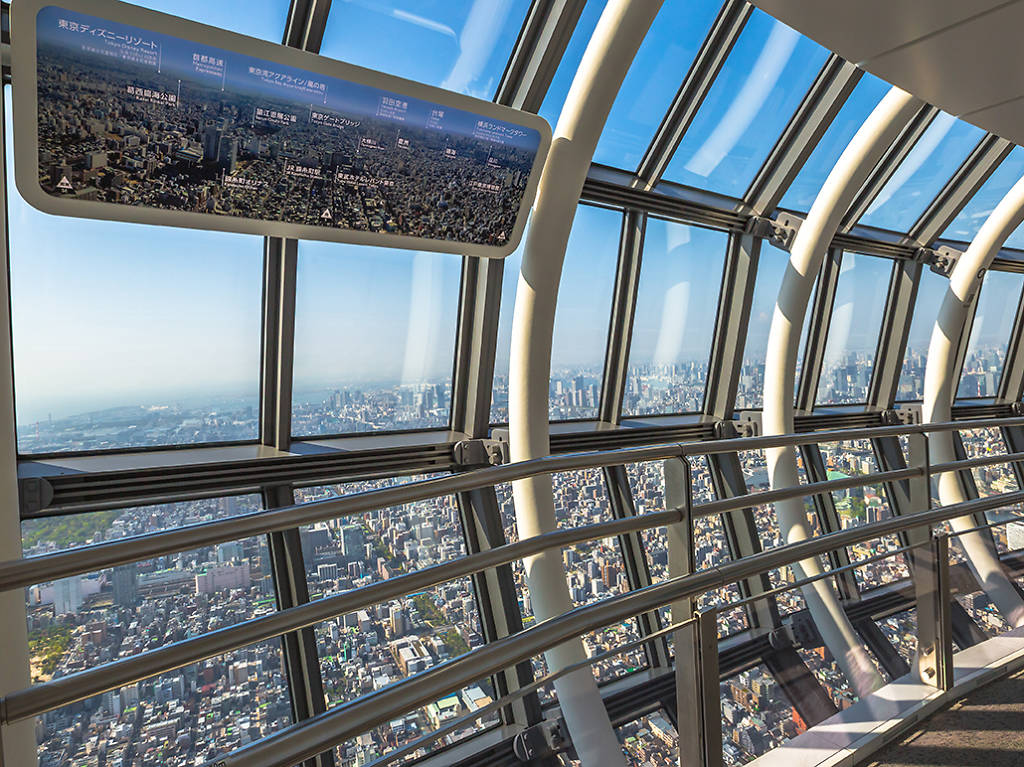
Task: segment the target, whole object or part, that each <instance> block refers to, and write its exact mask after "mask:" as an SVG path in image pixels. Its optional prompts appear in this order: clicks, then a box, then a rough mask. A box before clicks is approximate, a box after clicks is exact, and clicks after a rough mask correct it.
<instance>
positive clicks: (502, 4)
mask: <svg viewBox="0 0 1024 767" xmlns="http://www.w3.org/2000/svg"><path fill="white" fill-rule="evenodd" d="M529 8H530V3H529V0H384V1H383V2H346V3H335V4H334V7H333V8H332V9H331V13H330V15H329V16H328V18H327V29H326V30H325V32H324V39H323V44H322V45H321V46H320V52H321V53H322V54H323V55H324V56H331V57H332V58H336V59H341V60H342V61H347V62H351V63H353V64H358V65H359V66H363V67H367V68H369V69H373V70H377V71H379V72H387V73H388V74H392V75H398V76H400V77H407V78H409V79H410V80H417V81H419V82H423V83H427V84H428V85H438V86H440V87H442V88H444V89H446V90H450V91H458V92H459V93H466V94H469V95H470V96H476V97H478V98H483V99H490V98H493V96H494V92H495V91H496V90H497V87H498V81H499V80H500V79H501V74H502V72H504V71H505V64H506V62H507V61H508V57H509V54H510V53H511V52H512V47H513V46H514V45H515V42H516V37H517V36H518V34H519V29H520V27H521V26H522V24H523V19H524V18H525V17H526V12H527V11H528V10H529Z"/></svg>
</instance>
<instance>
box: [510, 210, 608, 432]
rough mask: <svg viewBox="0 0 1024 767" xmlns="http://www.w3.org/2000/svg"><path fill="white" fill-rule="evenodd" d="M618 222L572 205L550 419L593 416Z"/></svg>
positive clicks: (554, 343) (560, 291)
mask: <svg viewBox="0 0 1024 767" xmlns="http://www.w3.org/2000/svg"><path fill="white" fill-rule="evenodd" d="M621 227H622V214H621V213H619V212H617V211H610V210H605V209H603V208H595V207H591V206H588V205H581V206H580V207H579V208H577V209H576V218H575V220H574V221H573V225H572V233H571V234H570V235H569V244H568V246H567V248H566V251H565V265H564V266H563V268H562V281H561V284H560V286H559V289H558V303H557V308H556V309H555V330H554V337H553V340H552V351H551V381H550V389H549V395H550V402H551V411H550V412H551V420H553V421H561V420H566V419H570V418H593V417H594V416H596V415H597V407H598V404H599V403H598V400H599V397H600V388H601V374H602V372H603V369H604V351H605V345H606V344H607V329H608V316H609V314H610V313H611V306H612V290H613V289H614V285H615V267H616V263H617V261H618V250H619V249H618V245H619V231H620V229H621ZM508 272H509V270H508V269H506V275H508ZM503 310H504V307H503Z"/></svg>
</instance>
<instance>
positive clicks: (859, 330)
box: [815, 252, 892, 405]
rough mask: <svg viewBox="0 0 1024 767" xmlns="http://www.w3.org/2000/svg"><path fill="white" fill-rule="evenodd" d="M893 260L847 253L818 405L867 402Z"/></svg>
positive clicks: (844, 255) (825, 355) (827, 347)
mask: <svg viewBox="0 0 1024 767" xmlns="http://www.w3.org/2000/svg"><path fill="white" fill-rule="evenodd" d="M891 274H892V262H891V261H888V260H887V259H884V258H876V257H874V256H865V255H861V254H859V253H849V252H847V253H843V261H842V265H841V266H840V269H839V284H838V285H837V286H836V296H835V304H834V305H833V307H832V319H831V320H830V322H829V326H828V340H827V341H826V343H825V354H824V358H823V361H822V366H821V377H820V378H819V379H818V396H817V398H816V400H815V401H816V404H819V405H831V404H839V403H850V402H865V401H867V397H868V385H869V384H870V382H871V370H872V368H873V367H874V363H875V351H876V350H877V347H878V330H879V328H880V327H881V325H882V312H883V310H884V309H885V296H886V293H887V291H888V288H889V279H890V276H891Z"/></svg>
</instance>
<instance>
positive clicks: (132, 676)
mask: <svg viewBox="0 0 1024 767" xmlns="http://www.w3.org/2000/svg"><path fill="white" fill-rule="evenodd" d="M921 471H922V470H921V469H918V468H911V469H898V470H895V471H890V472H882V473H880V474H878V475H875V476H872V477H870V478H869V479H867V480H866V479H864V476H865V475H860V476H858V477H856V478H855V477H849V478H847V479H842V480H829V481H827V482H817V483H812V484H808V485H801V486H799V487H798V488H787V489H784V490H778V491H769V492H765V493H759V494H757V496H756V497H757V498H758V499H760V501H761V502H769V501H771V500H775V499H776V498H775V496H777V497H778V498H790V497H797V496H802V495H809V494H811V493H812V492H813V491H815V490H817V491H825V490H829V489H844V488H849V487H857V486H858V485H864V484H873V483H874V482H875V481H885V480H889V481H895V480H898V479H903V478H905V477H906V476H917V475H918V474H920V473H921ZM858 480H859V482H858ZM769 496H772V497H771V498H769ZM744 498H747V499H749V498H750V496H739V497H738V498H732V499H727V500H726V501H713V502H710V503H708V504H702V505H698V506H695V507H694V516H706V514H705V509H707V508H708V507H709V506H712V507H715V510H714V511H711V512H707V514H712V513H719V512H718V507H719V506H722V505H723V504H724V505H728V504H730V503H731V504H735V503H736V502H737V501H738V500H742V499H744ZM749 505H750V504H749V502H748V503H744V504H739V505H736V506H735V508H743V507H745V506H749ZM730 508H731V507H730ZM683 519H684V516H683V512H682V510H680V509H673V510H669V511H663V512H655V513H651V514H643V515H641V516H635V517H628V518H626V519H619V520H612V521H609V522H600V523H597V524H594V525H587V526H585V527H578V528H574V529H571V530H556V531H554V532H552V533H546V534H543V535H539V536H536V537H533V538H528V539H524V540H522V541H519V542H517V543H512V544H505V545H504V546H499V547H495V548H493V549H488V550H487V551H483V552H478V553H475V554H471V555H468V556H465V557H462V558H460V559H458V560H453V561H451V562H445V563H442V564H439V565H435V566H433V567H428V568H424V569H423V570H417V571H414V572H412V573H406V574H404V575H401V576H398V577H396V578H391V579H389V580H387V581H383V582H380V583H374V584H370V585H368V586H363V587H361V588H358V589H354V590H351V591H347V592H345V593H343V594H338V595H335V596H331V597H326V598H323V599H317V600H313V601H310V602H306V603H304V604H302V605H298V606H296V607H292V608H288V609H285V610H279V611H277V612H274V613H271V614H269V615H264V616H261V617H259V618H253V619H251V620H248V621H243V622H242V623H238V624H235V625H234V626H227V627H225V628H222V629H218V630H217V631H213V632H209V633H207V634H201V635H198V636H194V637H189V638H188V639H183V640H181V641H180V642H175V643H173V644H169V645H166V646H164V647H160V648H158V649H155V650H149V651H147V652H144V653H139V654H138V655H133V656H130V657H127V658H120V659H118V660H115V661H113V662H111V663H108V664H105V665H103V666H97V667H96V668H92V669H88V670H86V671H80V672H78V673H76V674H69V675H67V676H63V677H59V678H57V679H53V680H50V681H49V682H44V683H42V684H39V685H35V686H33V687H30V688H26V689H25V690H21V691H18V692H14V693H12V694H11V695H10V696H9V697H8V700H7V715H8V717H9V718H10V719H11V720H12V721H14V720H17V719H21V718H27V717H30V716H38V715H39V714H41V713H45V712H46V711H52V710H54V709H56V708H59V707H61V706H65V705H68V704H69V703H75V702H77V701H80V700H85V699H86V698H89V697H92V696H93V695H99V694H101V693H104V692H107V691H108V690H114V689H117V688H119V687H123V686H124V685H127V684H132V683H134V682H138V681H140V680H142V679H147V678H149V677H152V676H157V675H159V674H163V673H166V672H168V671H173V670H175V669H178V668H182V667H184V666H187V665H190V664H192V663H198V662H199V661H203V660H206V659H208V658H214V657H216V656H218V655H223V654H224V653H227V652H230V651H232V650H237V649H238V648H239V647H246V646H249V645H252V644H256V643H257V642H262V641H265V640H267V639H272V638H273V637H276V636H280V635H281V634H285V633H287V632H289V631H295V630H297V629H300V628H305V627H306V626H312V625H315V624H317V623H320V622H321V621H325V620H328V619H330V618H335V617H338V616H340V615H347V614H349V613H353V612H356V611H357V610H361V609H363V608H365V607H369V606H371V605H375V604H381V603H383V602H386V601H388V600H390V599H394V598H396V597H400V596H403V595H404V594H409V593H413V592H416V591H422V590H424V589H427V588H430V587H432V586H436V585H438V584H440V583H445V582H447V581H452V580H455V579H456V578H461V577H465V576H468V575H473V574H475V573H478V572H482V571H483V570H488V569H491V568H493V567H498V566H500V565H505V564H509V563H511V562H514V561H517V560H519V559H522V558H523V557H526V556H530V555H533V554H539V553H541V552H543V551H547V550H549V549H553V548H562V547H564V546H568V545H572V544H576V543H584V542H587V541H593V540H600V539H602V538H611V537H613V536H616V535H624V534H627V533H633V532H642V531H644V530H649V529H652V528H656V527H661V526H662V525H669V524H676V523H679V522H681V521H683Z"/></svg>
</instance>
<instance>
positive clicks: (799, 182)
mask: <svg viewBox="0 0 1024 767" xmlns="http://www.w3.org/2000/svg"><path fill="white" fill-rule="evenodd" d="M889 87H890V86H889V84H888V83H885V82H882V81H881V80H879V79H878V78H877V77H875V76H874V75H869V74H867V73H865V74H864V75H862V76H861V79H860V82H858V83H857V85H856V87H855V88H854V89H853V93H851V94H850V96H849V98H847V99H846V103H845V104H843V107H842V109H840V110H839V114H838V115H836V118H835V119H834V120H833V121H832V124H831V125H830V126H829V127H828V130H826V131H825V135H824V136H822V138H821V140H820V141H819V142H818V145H817V146H816V147H815V148H814V151H813V152H811V156H810V157H808V158H807V161H806V162H805V163H804V165H803V167H802V168H801V169H800V172H799V173H798V174H797V177H796V179H795V180H794V181H793V183H792V184H790V186H789V189H788V190H787V191H786V194H785V195H784V196H783V198H782V204H781V207H783V208H787V209H789V210H797V211H802V212H803V211H808V210H810V209H811V205H812V204H813V203H814V198H815V197H817V196H818V191H819V190H820V189H821V185H822V184H823V183H824V181H825V178H826V177H827V176H828V174H829V173H830V172H831V171H832V168H834V167H835V164H836V160H838V159H839V156H840V155H841V154H842V153H843V150H844V149H846V147H847V146H848V145H849V143H850V140H851V139H852V138H853V136H854V134H856V132H857V129H858V128H860V126H861V125H863V124H864V121H865V120H866V119H867V117H868V115H869V114H871V110H872V109H874V108H875V107H876V106H878V102H879V101H881V100H882V97H883V96H884V95H885V94H886V92H887V91H888V90H889Z"/></svg>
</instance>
